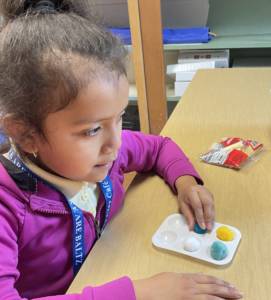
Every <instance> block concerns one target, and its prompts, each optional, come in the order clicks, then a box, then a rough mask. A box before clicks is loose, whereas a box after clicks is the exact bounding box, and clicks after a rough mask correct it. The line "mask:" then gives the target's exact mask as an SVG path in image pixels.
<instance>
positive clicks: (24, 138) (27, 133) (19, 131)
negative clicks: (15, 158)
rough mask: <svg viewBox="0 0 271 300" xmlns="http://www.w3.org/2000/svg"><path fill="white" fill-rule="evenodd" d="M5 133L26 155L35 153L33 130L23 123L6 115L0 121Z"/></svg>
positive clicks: (34, 134)
mask: <svg viewBox="0 0 271 300" xmlns="http://www.w3.org/2000/svg"><path fill="white" fill-rule="evenodd" d="M2 124H3V128H4V131H5V133H6V134H7V135H8V136H9V137H10V138H11V139H12V141H13V143H14V144H16V145H18V146H19V147H20V149H21V150H22V151H24V152H27V153H33V152H37V146H36V142H35V141H36V136H37V133H36V131H35V130H34V129H33V128H30V127H29V126H27V125H26V124H25V123H24V122H23V121H20V120H18V119H16V118H15V117H14V116H13V115H11V114H8V115H6V116H5V117H4V118H3V120H2Z"/></svg>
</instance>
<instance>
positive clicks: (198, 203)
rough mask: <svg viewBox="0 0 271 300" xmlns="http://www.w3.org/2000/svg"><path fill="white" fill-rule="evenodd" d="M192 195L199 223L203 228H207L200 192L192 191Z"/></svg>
mask: <svg viewBox="0 0 271 300" xmlns="http://www.w3.org/2000/svg"><path fill="white" fill-rule="evenodd" d="M190 197H191V198H190V204H191V206H192V208H193V211H194V215H195V217H196V220H197V223H198V224H199V226H200V227H201V228H202V229H205V228H206V225H205V221H204V213H203V206H202V202H201V199H200V197H199V194H198V192H196V191H194V192H193V193H191V196H190Z"/></svg>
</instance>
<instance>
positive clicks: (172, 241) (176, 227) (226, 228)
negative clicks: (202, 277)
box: [152, 214, 241, 265]
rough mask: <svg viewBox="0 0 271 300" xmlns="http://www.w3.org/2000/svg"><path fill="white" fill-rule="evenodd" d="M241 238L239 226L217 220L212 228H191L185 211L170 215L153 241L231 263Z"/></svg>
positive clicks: (205, 258) (210, 260) (211, 260)
mask: <svg viewBox="0 0 271 300" xmlns="http://www.w3.org/2000/svg"><path fill="white" fill-rule="evenodd" d="M196 231H197V230H196ZM240 240H241V232H240V231H239V230H238V229H237V228H236V227H233V226H230V225H226V224H221V223H217V222H216V223H214V227H213V229H212V231H211V232H207V233H197V232H195V231H190V230H189V228H188V225H187V223H186V220H185V218H184V216H183V215H182V214H172V215H170V216H168V217H167V218H166V219H165V220H164V221H163V223H162V224H161V225H160V227H159V228H158V229H157V231H156V232H155V234H154V235H153V237H152V243H153V245H155V246H156V247H158V248H160V249H164V250H169V251H173V252H176V253H180V254H184V255H188V256H190V257H193V258H196V259H199V260H203V261H206V262H208V263H211V264H214V265H227V264H229V263H230V262H231V261H232V259H233V257H234V254H235V253H236V250H237V248H238V245H239V242H240Z"/></svg>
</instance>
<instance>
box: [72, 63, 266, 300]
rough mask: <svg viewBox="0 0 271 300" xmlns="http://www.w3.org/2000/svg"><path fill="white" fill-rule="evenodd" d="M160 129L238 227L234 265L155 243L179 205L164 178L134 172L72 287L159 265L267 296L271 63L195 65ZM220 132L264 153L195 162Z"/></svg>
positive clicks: (221, 215) (223, 216)
mask: <svg viewBox="0 0 271 300" xmlns="http://www.w3.org/2000/svg"><path fill="white" fill-rule="evenodd" d="M162 134H163V135H167V136H170V137H171V138H173V139H174V140H175V141H176V142H177V143H178V144H179V145H180V146H181V147H182V148H183V150H184V151H185V152H186V153H187V154H188V155H189V157H190V158H191V161H192V163H193V164H194V165H195V166H196V168H197V170H198V171H199V173H200V174H201V176H202V177H203V178H204V181H205V184H206V186H207V187H208V188H209V189H210V190H211V191H212V192H213V194H214V196H215V203H216V220H217V221H218V222H221V223H226V224H230V225H233V226H235V227H237V228H239V229H240V231H241V233H242V241H241V244H240V246H239V249H238V251H237V254H236V256H235V258H234V260H233V262H232V264H230V265H229V266H227V267H216V266H213V265H208V264H204V263H201V262H199V261H195V260H192V259H189V258H188V257H186V256H182V255H174V254H169V253H166V252H163V251H159V250H157V249H156V248H155V247H154V246H152V243H151V237H152V235H153V233H154V232H155V231H156V229H157V228H158V226H159V225H160V223H161V222H162V221H163V220H164V219H165V217H166V216H168V215H169V214H172V213H174V212H176V209H177V206H176V201H175V196H174V195H173V194H172V193H171V191H170V189H169V188H168V186H167V185H166V184H164V183H163V181H162V179H160V178H158V177H157V176H151V177H145V176H139V177H137V178H136V179H135V181H134V182H133V183H132V185H131V187H130V188H129V190H128V192H127V196H126V203H125V205H124V208H123V210H122V211H121V212H120V214H119V215H118V216H117V217H116V218H115V219H114V220H113V221H112V223H111V224H110V226H108V228H107V229H106V231H105V232H104V234H103V236H102V237H101V239H100V240H99V241H98V242H97V244H96V245H95V247H94V249H93V250H92V252H91V253H90V255H89V256H88V258H87V260H86V262H85V263H84V265H83V267H82V269H81V270H80V272H79V274H78V276H77V277H76V278H75V280H74V282H73V283H72V285H71V287H70V289H69V292H77V291H80V290H81V289H82V288H83V287H84V286H86V285H87V284H90V283H91V284H93V285H94V284H95V285H96V284H101V283H104V282H106V281H109V280H112V279H114V278H117V277H119V276H122V275H129V276H131V277H132V278H134V279H137V278H143V277H147V276H150V275H152V274H155V273H158V272H163V271H174V272H204V273H207V274H211V275H215V276H219V277H222V278H224V279H225V280H228V281H230V282H232V283H233V284H235V285H236V286H237V287H238V288H239V289H240V290H241V291H243V292H244V293H245V299H247V300H255V299H257V300H267V299H270V297H271V296H270V295H271V284H270V278H271V249H270V248H271V155H270V146H271V69H267V68H266V69H228V70H226V69H225V70H223V69H217V70H209V71H200V72H198V74H197V75H196V77H195V79H194V80H193V83H192V84H191V85H190V86H189V88H188V90H187V92H186V94H185V96H184V97H183V98H182V100H181V101H180V103H179V104H178V106H177V107H176V109H175V111H174V113H173V114H172V115H171V117H170V119H169V121H168V122H167V124H166V126H165V128H164V129H163V131H162ZM225 136H240V137H243V138H251V139H255V140H258V141H261V142H263V143H264V144H265V147H266V152H265V153H264V154H263V155H261V157H260V158H259V161H257V162H256V163H254V164H252V165H250V166H249V167H245V168H244V169H243V170H241V171H234V170H230V169H226V168H221V167H216V166H211V165H208V164H204V163H202V162H200V161H199V155H200V153H202V152H204V151H205V150H206V149H207V148H208V147H209V146H210V145H211V144H212V143H213V142H214V141H218V140H219V139H220V138H221V137H225Z"/></svg>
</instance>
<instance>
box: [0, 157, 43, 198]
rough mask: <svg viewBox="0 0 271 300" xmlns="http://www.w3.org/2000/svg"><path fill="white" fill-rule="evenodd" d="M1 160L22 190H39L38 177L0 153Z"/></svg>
mask: <svg viewBox="0 0 271 300" xmlns="http://www.w3.org/2000/svg"><path fill="white" fill-rule="evenodd" d="M0 162H1V163H2V165H3V166H4V168H5V169H6V171H7V173H8V174H9V176H10V177H11V178H12V179H13V180H14V181H15V183H16V185H17V186H18V187H19V188H20V189H21V190H25V191H29V192H36V191H37V179H35V178H33V177H31V176H29V175H28V174H27V173H26V172H24V171H22V170H21V169H20V168H18V167H17V166H16V165H14V164H13V163H12V162H11V161H10V160H8V159H7V158H6V157H5V156H3V155H0Z"/></svg>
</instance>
